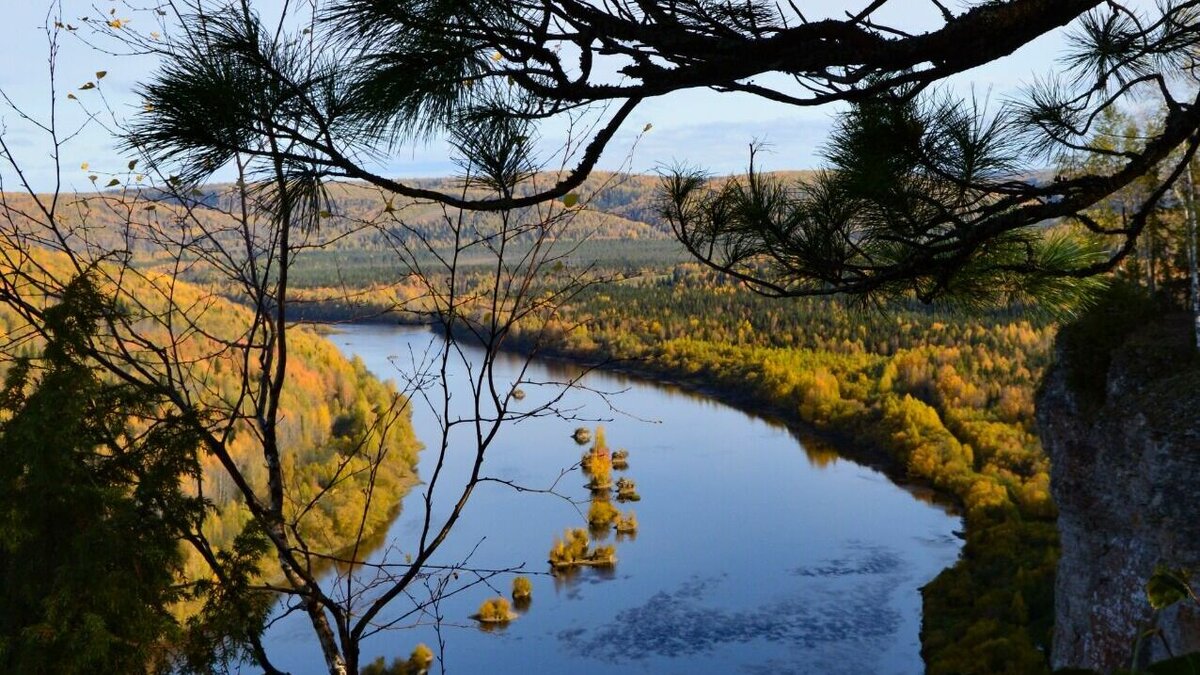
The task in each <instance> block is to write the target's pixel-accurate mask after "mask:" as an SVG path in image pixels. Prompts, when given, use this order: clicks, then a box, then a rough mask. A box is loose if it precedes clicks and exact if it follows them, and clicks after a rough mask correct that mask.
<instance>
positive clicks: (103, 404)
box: [0, 277, 204, 673]
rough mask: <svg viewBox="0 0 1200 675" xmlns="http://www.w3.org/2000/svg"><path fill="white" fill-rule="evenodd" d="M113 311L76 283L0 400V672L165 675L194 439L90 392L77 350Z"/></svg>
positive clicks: (140, 404) (174, 631) (194, 518)
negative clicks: (152, 674) (38, 350)
mask: <svg viewBox="0 0 1200 675" xmlns="http://www.w3.org/2000/svg"><path fill="white" fill-rule="evenodd" d="M109 309H111V308H110V307H109V305H108V302H107V300H106V299H105V298H104V297H103V296H101V295H100V294H99V293H98V292H97V291H96V289H95V288H94V286H93V285H92V284H91V283H90V281H89V280H88V279H87V277H80V278H78V279H76V280H75V281H74V282H73V283H71V284H70V285H68V286H67V288H66V293H65V295H64V297H63V298H62V302H61V303H60V304H58V305H57V306H55V307H53V308H50V309H48V310H47V311H46V315H45V316H46V330H47V334H48V335H49V340H48V343H47V344H46V346H45V350H44V353H43V354H42V358H41V359H39V360H38V361H36V362H35V361H32V360H29V359H25V360H21V361H19V362H18V363H17V364H16V365H15V366H14V367H13V368H12V369H11V370H10V371H9V373H8V377H7V381H6V383H5V386H4V390H3V393H2V394H0V406H2V407H0V411H2V412H0V415H3V422H2V423H0V580H2V582H0V598H2V600H0V606H3V607H4V611H3V612H0V664H2V667H3V670H5V671H6V672H14V673H16V672H22V673H51V672H54V673H136V672H144V671H146V670H148V669H152V668H158V667H165V664H167V663H168V659H167V656H166V652H165V649H164V643H165V641H172V640H175V639H177V638H179V637H180V635H181V627H180V625H179V624H178V623H177V621H176V620H175V619H174V618H173V616H172V614H171V612H170V606H171V604H172V603H174V602H176V601H179V600H182V599H184V597H185V595H186V593H187V589H186V587H184V586H181V585H179V584H178V583H177V582H178V581H179V578H178V574H179V572H180V571H181V565H182V562H183V555H182V549H181V537H182V534H183V533H185V532H189V531H192V530H194V529H195V528H196V526H197V524H198V522H199V519H200V518H201V516H202V514H203V508H204V504H203V502H202V500H201V499H199V498H197V497H192V496H188V495H186V494H185V493H184V492H183V490H182V489H181V481H182V479H183V478H184V477H185V476H195V475H196V474H197V473H198V471H199V466H198V464H197V461H196V452H195V450H196V447H197V444H198V439H196V438H195V437H194V436H193V435H192V434H191V433H190V432H189V431H188V427H187V426H186V425H181V424H177V423H176V422H177V420H175V419H172V418H171V417H166V418H159V419H154V416H153V415H152V413H153V409H154V407H155V406H154V401H153V400H152V399H151V398H150V397H149V396H148V395H147V394H146V393H145V392H141V391H138V390H136V389H134V388H132V387H128V386H124V385H120V384H112V383H109V382H106V381H104V380H102V379H101V378H100V377H99V375H98V374H97V371H96V370H95V369H94V368H93V367H92V366H91V365H89V364H88V360H87V358H86V356H85V352H84V347H83V345H84V344H85V342H86V339H87V336H88V335H89V334H91V332H92V331H93V329H94V324H95V321H96V320H97V319H98V317H99V316H101V314H102V313H103V312H105V311H108V310H109Z"/></svg>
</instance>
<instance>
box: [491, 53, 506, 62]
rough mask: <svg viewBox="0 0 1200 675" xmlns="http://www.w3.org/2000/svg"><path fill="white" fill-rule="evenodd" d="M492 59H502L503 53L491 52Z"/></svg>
mask: <svg viewBox="0 0 1200 675" xmlns="http://www.w3.org/2000/svg"><path fill="white" fill-rule="evenodd" d="M492 60H493V61H502V60H504V55H503V54H501V53H500V52H492Z"/></svg>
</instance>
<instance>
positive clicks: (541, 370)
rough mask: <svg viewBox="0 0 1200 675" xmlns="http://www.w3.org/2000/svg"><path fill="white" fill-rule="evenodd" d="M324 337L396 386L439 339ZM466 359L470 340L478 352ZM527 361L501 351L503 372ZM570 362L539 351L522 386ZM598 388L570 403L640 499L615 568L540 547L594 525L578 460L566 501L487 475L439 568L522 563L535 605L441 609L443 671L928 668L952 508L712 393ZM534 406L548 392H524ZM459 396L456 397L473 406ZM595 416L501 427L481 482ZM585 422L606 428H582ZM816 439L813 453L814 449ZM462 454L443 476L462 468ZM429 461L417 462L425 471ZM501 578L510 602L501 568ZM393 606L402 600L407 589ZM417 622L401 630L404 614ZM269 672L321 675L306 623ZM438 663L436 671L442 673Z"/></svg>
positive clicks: (410, 511) (550, 475)
mask: <svg viewBox="0 0 1200 675" xmlns="http://www.w3.org/2000/svg"><path fill="white" fill-rule="evenodd" d="M342 330H344V332H341V333H338V334H334V335H331V336H330V339H331V340H333V341H334V342H335V343H336V344H337V345H338V346H339V347H340V348H341V349H342V351H343V352H344V353H345V354H346V355H347V356H355V355H356V356H358V357H360V358H362V359H363V361H364V362H365V363H366V365H367V367H368V368H369V369H370V370H371V371H372V372H373V373H374V374H376V375H377V376H379V377H381V378H384V379H393V380H397V381H400V380H401V377H400V373H401V372H402V371H404V370H407V367H406V366H407V364H409V363H410V362H411V356H410V355H412V354H423V353H425V352H426V351H427V350H428V349H429V348H430V346H431V345H432V346H434V347H436V346H437V345H438V344H440V343H439V342H438V340H440V338H437V337H436V336H435V335H434V334H432V333H430V332H427V331H421V330H415V329H411V328H397V327H390V326H349V327H345V328H343V329H342ZM465 353H466V355H467V358H468V359H475V358H477V356H478V352H477V351H474V350H473V349H472V348H466V352H465ZM520 363H521V361H520V359H518V358H517V357H504V358H502V359H501V361H500V362H499V364H498V366H497V368H498V370H497V372H498V374H500V375H502V376H503V377H504V378H507V380H505V381H511V379H512V378H513V377H514V373H515V372H516V369H517V368H518V367H519V365H520ZM572 371H573V368H572V367H570V366H567V365H563V364H558V363H546V362H536V363H534V364H533V367H532V368H531V370H530V371H529V372H528V373H527V376H526V379H527V380H534V381H540V380H552V379H556V378H561V377H563V376H564V373H569V372H572ZM585 384H587V385H588V386H589V387H591V388H594V389H598V390H604V391H610V392H617V391H619V392H620V393H617V394H615V395H614V396H612V397H610V399H609V400H610V402H611V404H612V408H615V409H616V410H613V409H611V408H610V405H609V404H608V403H606V402H605V401H604V400H603V399H601V398H599V397H597V396H595V395H593V394H589V393H586V392H571V393H570V394H569V395H568V397H567V401H566V402H567V403H568V404H570V405H572V406H580V408H579V410H578V411H577V414H579V415H581V416H584V417H591V418H605V419H607V421H604V422H603V424H604V427H605V429H606V434H607V438H608V443H609V445H610V446H611V447H613V448H626V449H628V451H629V469H628V470H627V471H625V472H619V475H628V476H629V477H631V478H633V479H635V480H636V482H637V487H638V492H639V493H640V494H641V497H642V500H641V501H640V502H637V503H632V504H625V505H621V506H622V508H629V507H632V508H633V509H635V510H636V513H637V518H638V521H639V525H640V527H639V530H638V532H637V535H636V538H623V539H622V540H620V541H618V540H617V539H616V537H614V536H609V537H608V541H607V542H606V543H615V544H616V546H617V558H618V562H617V564H616V566H615V567H614V568H612V569H611V570H601V569H585V570H583V571H582V572H581V573H579V574H578V575H575V576H573V577H572V578H570V579H563V578H559V577H553V576H550V575H548V574H545V572H548V571H549V570H548V565H547V563H546V559H547V552H548V550H549V549H550V546H551V544H552V542H553V540H554V538H555V537H556V536H559V535H561V534H562V532H563V530H564V528H567V527H582V526H584V525H585V519H584V517H583V515H582V513H586V510H587V505H588V503H587V501H586V500H587V497H588V491H587V490H586V489H585V488H584V482H585V480H586V478H585V477H584V476H582V475H581V474H580V473H579V472H578V471H575V472H573V473H570V474H568V475H567V476H566V477H564V478H563V479H562V480H561V481H560V482H559V485H558V489H559V491H560V492H562V493H565V494H566V495H568V496H570V497H572V498H574V499H575V500H577V501H579V502H581V503H580V504H578V505H576V504H572V503H571V502H570V501H568V500H565V499H563V498H561V497H559V496H554V495H548V494H537V493H527V492H526V493H522V492H518V491H516V490H514V489H512V488H511V487H508V486H505V485H502V484H499V483H487V484H483V485H481V486H480V488H479V489H478V490H477V491H476V493H475V494H474V495H473V496H472V498H471V501H470V503H469V505H468V507H467V509H466V512H465V514H464V516H463V518H462V519H461V520H460V521H459V522H458V523H457V524H456V526H455V528H454V530H453V532H452V534H451V535H450V538H449V539H448V540H447V542H446V544H445V545H444V546H443V548H442V549H441V551H440V552H439V554H438V556H437V558H436V561H435V562H438V563H443V564H452V563H455V562H458V561H460V560H462V559H463V558H465V557H467V556H468V555H469V556H470V563H471V564H472V565H473V566H476V567H481V568H508V567H512V566H516V565H524V567H525V569H526V570H527V574H528V575H529V576H530V577H531V579H532V582H533V601H532V605H531V606H530V607H529V609H528V610H527V611H525V612H524V613H523V614H522V616H521V617H520V618H518V619H517V620H515V621H513V622H512V623H511V624H509V625H508V626H507V627H505V628H502V629H496V630H488V631H485V630H481V629H480V628H479V627H477V626H476V625H475V623H474V622H473V621H471V620H470V619H469V618H468V617H469V616H470V615H471V614H472V613H474V611H475V610H476V608H477V607H478V606H479V604H480V602H482V601H483V600H484V599H486V598H488V597H489V596H491V595H495V593H492V592H489V591H488V589H487V588H485V587H483V586H476V587H474V588H471V589H469V590H467V591H465V592H463V593H461V594H459V595H456V596H454V597H451V598H447V599H445V600H444V601H443V602H442V603H441V605H440V606H439V611H440V613H441V615H442V617H443V620H442V633H441V634H442V637H443V638H444V641H445V653H444V664H443V665H444V666H445V668H446V671H447V672H451V673H489V674H504V673H522V674H525V673H543V672H558V673H631V672H633V673H655V674H659V673H663V674H665V673H746V674H750V675H755V674H767V673H770V674H773V675H786V674H787V673H856V674H859V673H885V674H907V673H920V672H922V671H923V664H922V662H921V658H920V642H919V638H918V632H919V629H920V622H921V598H920V592H919V589H920V587H921V586H922V585H924V584H926V583H928V582H929V581H930V580H931V579H933V577H934V576H936V575H937V574H938V572H940V571H941V570H942V569H943V568H945V567H947V566H948V565H950V564H952V563H953V562H954V561H955V559H956V558H957V556H958V552H959V547H960V542H959V540H958V539H957V538H956V537H955V536H954V534H953V533H954V531H955V530H957V529H960V528H961V521H960V519H959V518H958V517H957V516H956V515H954V514H952V513H949V512H948V511H947V510H946V509H945V508H943V507H941V506H938V505H936V504H933V503H930V502H929V501H928V500H927V499H924V498H922V495H921V494H920V493H919V492H917V491H913V490H910V489H906V488H904V487H900V486H897V485H896V484H894V483H893V482H891V481H890V480H889V479H888V478H887V477H886V476H885V475H883V474H882V473H880V472H879V471H877V470H874V469H872V468H868V467H865V466H862V465H859V464H856V463H854V462H851V461H848V460H844V459H840V458H838V457H837V456H836V455H834V454H832V453H830V452H829V451H828V450H817V449H815V448H816V446H815V444H811V443H802V442H801V441H800V440H797V438H796V437H795V436H794V435H793V434H791V433H790V432H789V431H788V429H787V428H786V427H784V426H782V425H779V424H774V423H771V422H769V421H765V420H763V419H760V418H757V417H755V416H753V415H748V414H746V413H744V412H741V411H738V410H735V409H733V408H730V407H728V406H726V405H723V404H720V403H716V402H714V401H712V400H709V399H706V398H704V397H702V396H698V395H695V394H691V393H688V392H684V391H681V390H679V389H676V388H672V387H668V386H660V385H657V384H654V383H651V382H647V381H644V380H637V379H631V378H627V377H623V376H621V375H619V374H613V373H592V374H589V375H588V376H587V378H586V380H585ZM524 389H525V390H526V391H527V392H528V394H529V395H528V397H527V398H526V400H524V401H522V402H521V404H522V405H526V406H530V405H533V404H534V401H536V400H538V399H539V397H541V396H542V395H543V388H541V387H537V386H525V387H524ZM461 398H462V396H461V395H460V396H459V399H460V400H461ZM413 418H414V419H413V423H414V427H415V430H416V433H417V436H418V438H421V439H422V440H423V441H425V442H426V443H429V442H430V439H433V438H436V436H437V432H436V430H437V428H438V427H437V426H436V420H435V419H434V417H433V415H432V414H431V413H430V411H429V409H428V408H426V407H424V406H422V405H415V406H414V415H413ZM581 425H583V423H580V422H573V421H568V420H562V419H556V418H541V419H534V420H529V421H524V422H522V423H521V424H519V425H514V426H510V427H508V428H506V429H504V430H503V431H502V432H501V435H500V437H499V438H498V439H497V441H496V445H495V446H494V447H493V448H492V449H491V450H490V451H489V454H488V459H487V461H486V463H485V468H484V473H485V475H489V476H494V477H498V478H502V479H505V480H511V481H516V482H519V483H520V484H523V485H526V486H529V487H534V488H540V487H547V486H549V485H551V484H552V483H554V480H555V478H556V477H558V476H559V475H560V472H561V471H562V470H563V469H564V468H566V467H569V466H571V465H572V464H573V463H574V462H577V461H578V459H579V455H580V452H581V450H582V448H581V447H580V446H578V445H576V444H575V442H574V441H573V440H572V439H571V437H570V435H571V432H572V431H573V430H574V429H575V427H577V426H581ZM587 426H594V423H588V424H587ZM806 446H808V447H807V449H806ZM465 454H466V453H454V454H453V455H452V457H451V458H450V462H449V464H448V466H447V470H448V471H450V475H459V476H461V475H462V473H461V472H462V471H463V470H464V467H465V464H464V462H465V461H466V459H467V457H466V456H465ZM433 460H434V453H433V452H429V451H426V452H424V453H423V455H422V459H421V465H420V469H419V470H420V474H421V476H422V478H426V479H427V478H428V476H430V475H431V474H432V467H431V466H430V462H432V461H433ZM422 487H423V486H418V487H417V488H415V489H414V490H413V491H412V492H411V493H410V494H409V496H408V497H407V499H406V501H405V504H404V507H403V510H402V512H401V514H400V516H399V517H398V518H397V519H396V520H395V522H393V523H392V525H391V527H390V529H389V532H388V535H387V544H386V546H385V547H384V549H382V550H380V551H377V552H376V553H375V554H374V558H376V559H378V558H379V556H382V555H383V550H390V551H391V555H392V556H393V558H395V556H402V555H403V552H404V551H406V550H411V549H412V547H413V542H414V541H415V536H416V535H417V533H418V532H419V527H420V521H419V517H420V515H421V512H422V510H421V507H420V504H419V500H420V497H421V488H422ZM494 583H495V585H496V586H497V587H499V588H500V589H501V590H502V591H504V592H505V594H507V591H508V589H509V583H510V582H509V580H508V578H503V579H497V580H496V581H495V582H494ZM397 603H398V604H397V607H408V606H411V605H406V603H405V600H404V599H403V598H401V599H399V600H398V601H397ZM406 625H407V624H406ZM437 637H438V636H437V633H436V632H435V630H434V627H433V626H432V625H430V624H429V622H424V623H423V624H422V625H417V626H415V627H409V628H406V629H403V630H389V631H385V632H381V633H380V634H378V635H376V636H374V637H372V638H370V639H369V640H367V641H366V642H365V643H364V645H363V653H364V659H363V663H364V664H365V663H366V662H368V661H369V660H370V659H372V658H374V657H376V656H380V655H385V656H387V657H388V658H389V659H390V658H392V657H395V656H402V657H403V656H407V655H408V653H409V652H410V651H411V650H412V648H413V646H414V645H416V644H417V643H418V642H425V643H427V644H429V645H430V646H433V647H434V648H435V651H436V648H437V644H438V640H437ZM266 641H267V651H268V653H269V654H272V655H273V658H274V659H275V665H276V666H279V667H281V668H283V669H284V670H287V671H290V672H292V673H295V674H296V675H302V674H307V673H314V674H315V673H320V672H323V668H322V661H321V659H320V654H319V651H318V649H317V647H316V645H315V641H314V639H313V637H312V632H311V628H310V627H309V626H308V624H307V621H306V619H304V618H303V617H302V616H300V615H299V614H295V615H292V616H289V617H285V618H283V619H281V620H280V621H278V622H276V623H275V624H274V625H273V626H272V627H271V629H270V630H269V632H268V634H267V636H266ZM435 672H437V669H436V667H435Z"/></svg>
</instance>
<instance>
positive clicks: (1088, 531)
mask: <svg viewBox="0 0 1200 675" xmlns="http://www.w3.org/2000/svg"><path fill="white" fill-rule="evenodd" d="M1064 342H1066V341H1064V340H1063V339H1062V337H1061V336H1060V340H1059V346H1058V348H1057V349H1058V357H1059V358H1058V365H1057V366H1055V368H1054V369H1053V370H1052V371H1051V372H1050V373H1049V374H1048V375H1047V377H1046V381H1045V383H1044V385H1043V387H1042V391H1041V392H1040V393H1039V398H1038V405H1037V409H1038V424H1039V427H1040V430H1041V435H1042V443H1043V445H1044V446H1045V448H1046V451H1047V452H1048V453H1049V455H1050V459H1051V465H1052V472H1051V483H1052V489H1053V493H1054V499H1055V501H1056V503H1057V504H1058V509H1059V519H1058V527H1059V531H1060V533H1061V536H1062V557H1061V558H1060V560H1059V564H1058V577H1057V581H1056V587H1055V612H1056V616H1055V621H1056V625H1055V631H1054V644H1053V659H1052V660H1053V665H1054V666H1055V667H1056V668H1059V667H1077V668H1090V669H1095V670H1099V671H1101V672H1109V671H1111V670H1112V669H1114V668H1117V667H1128V666H1129V665H1130V659H1131V657H1132V654H1133V649H1134V642H1135V640H1136V638H1137V635H1138V634H1139V633H1140V632H1141V631H1142V630H1144V629H1146V628H1148V627H1150V626H1151V625H1153V624H1154V623H1155V622H1156V623H1157V626H1158V627H1159V628H1160V629H1161V630H1162V631H1163V637H1164V638H1165V641H1166V645H1167V646H1169V649H1170V651H1171V652H1173V653H1174V654H1175V655H1179V654H1182V653H1186V652H1191V651H1200V610H1198V608H1197V607H1196V606H1195V605H1186V606H1185V605H1183V604H1180V605H1176V606H1175V607H1173V608H1171V609H1169V610H1166V611H1165V612H1163V613H1161V614H1160V615H1159V616H1157V617H1154V615H1153V612H1152V610H1151V608H1150V606H1149V603H1148V602H1147V600H1146V593H1145V589H1144V587H1145V583H1146V580H1147V579H1148V578H1149V576H1150V575H1151V574H1152V573H1153V571H1154V568H1155V565H1156V564H1159V563H1162V564H1166V565H1168V566H1170V567H1173V568H1180V567H1182V568H1186V569H1190V570H1192V571H1193V572H1195V573H1197V574H1198V575H1200V364H1197V359H1196V358H1195V357H1194V356H1193V355H1192V353H1191V350H1190V348H1189V346H1188V331H1187V325H1186V322H1185V321H1182V320H1167V321H1162V322H1157V323H1154V324H1152V325H1150V326H1145V327H1142V328H1140V329H1138V330H1137V331H1135V332H1134V333H1133V334H1132V335H1131V336H1130V337H1129V338H1128V339H1126V340H1125V341H1124V343H1123V344H1121V345H1120V346H1119V347H1117V348H1116V349H1115V350H1113V351H1112V352H1111V357H1110V358H1109V359H1107V360H1108V364H1107V373H1106V377H1104V378H1098V377H1096V376H1097V374H1098V373H1097V372H1095V370H1094V369H1093V372H1092V374H1091V375H1092V377H1091V380H1092V381H1093V382H1097V383H1099V384H1098V385H1097V386H1095V387H1093V389H1092V390H1091V391H1090V392H1089V391H1087V390H1086V388H1085V389H1084V390H1082V391H1081V389H1080V387H1079V386H1078V381H1079V377H1078V370H1077V369H1078V367H1079V364H1080V359H1078V358H1076V356H1075V355H1073V354H1072V353H1071V350H1072V349H1077V347H1070V346H1069V343H1068V344H1067V345H1064ZM1090 365H1092V366H1094V362H1090ZM1072 368H1076V370H1075V371H1073V370H1072ZM1142 651H1143V660H1145V661H1146V662H1152V661H1157V660H1160V659H1163V658H1166V657H1167V656H1168V651H1167V647H1166V646H1164V644H1163V641H1162V640H1160V639H1158V638H1155V639H1153V640H1150V641H1148V642H1147V643H1146V644H1144V645H1143V647H1142Z"/></svg>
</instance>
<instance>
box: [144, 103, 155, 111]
mask: <svg viewBox="0 0 1200 675" xmlns="http://www.w3.org/2000/svg"><path fill="white" fill-rule="evenodd" d="M142 110H145V111H146V112H153V111H154V106H152V105H150V104H149V103H146V104H144V105H143V106H142Z"/></svg>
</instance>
